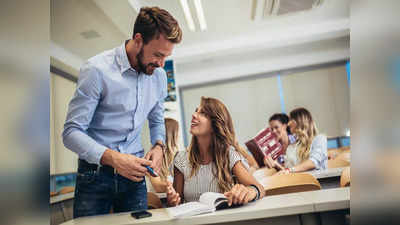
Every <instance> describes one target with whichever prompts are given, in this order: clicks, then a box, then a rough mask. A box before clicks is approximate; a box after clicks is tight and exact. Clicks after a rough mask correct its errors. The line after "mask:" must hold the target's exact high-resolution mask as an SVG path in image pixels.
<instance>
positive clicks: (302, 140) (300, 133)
mask: <svg viewBox="0 0 400 225" xmlns="http://www.w3.org/2000/svg"><path fill="white" fill-rule="evenodd" d="M290 120H294V121H295V122H296V124H297V126H296V128H295V130H294V134H295V135H296V137H297V144H298V146H299V147H298V150H297V156H298V158H299V159H300V161H301V162H302V161H304V160H306V159H308V158H309V156H310V148H311V143H312V140H313V139H314V137H315V136H317V135H318V129H317V126H316V125H315V122H314V120H313V118H312V116H311V113H310V112H309V111H308V110H307V109H305V108H297V109H294V110H292V111H291V112H290Z"/></svg>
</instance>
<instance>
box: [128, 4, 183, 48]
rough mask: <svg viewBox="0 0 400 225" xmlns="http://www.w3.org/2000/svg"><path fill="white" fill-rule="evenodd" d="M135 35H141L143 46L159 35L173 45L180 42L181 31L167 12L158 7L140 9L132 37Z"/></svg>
mask: <svg viewBox="0 0 400 225" xmlns="http://www.w3.org/2000/svg"><path fill="white" fill-rule="evenodd" d="M136 33H140V34H141V35H142V38H143V43H144V44H147V43H149V41H151V40H153V39H158V38H159V37H160V34H163V35H164V37H165V38H166V39H167V40H169V41H171V42H172V43H175V44H178V43H179V42H181V40H182V30H181V28H180V27H179V24H178V22H177V21H176V20H175V18H174V17H173V16H172V15H171V14H170V13H169V12H168V11H167V10H164V9H160V8H159V7H142V8H141V9H140V12H139V15H138V16H137V17H136V21H135V25H134V27H133V36H135V34H136Z"/></svg>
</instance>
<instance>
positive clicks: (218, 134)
mask: <svg viewBox="0 0 400 225" xmlns="http://www.w3.org/2000/svg"><path fill="white" fill-rule="evenodd" d="M190 133H191V134H192V140H191V143H190V145H189V147H188V151H181V152H178V154H177V155H176V157H175V160H174V165H175V167H174V182H173V186H172V184H171V183H169V185H168V188H167V189H168V190H167V204H168V205H169V206H176V205H178V204H180V203H181V202H189V201H198V200H199V197H200V195H201V194H202V193H204V192H218V193H223V194H224V195H225V196H226V197H227V198H228V200H229V201H228V204H229V205H232V204H246V203H248V202H249V201H253V200H257V199H259V198H262V197H263V196H264V188H263V186H262V185H261V184H259V183H258V182H257V181H256V179H255V178H254V177H253V176H252V175H251V174H250V173H249V171H248V167H249V165H248V163H247V162H246V160H245V158H244V156H243V155H242V154H244V153H242V152H240V151H243V149H242V148H240V147H239V146H238V144H237V143H238V142H237V141H236V137H235V131H234V129H233V122H232V118H231V116H230V114H229V112H228V110H227V108H226V107H225V105H224V104H223V103H222V102H221V101H219V100H217V99H214V98H205V97H202V98H201V102H200V106H199V107H198V108H197V109H196V111H195V112H194V113H193V114H192V121H191V126H190ZM235 183H236V184H235Z"/></svg>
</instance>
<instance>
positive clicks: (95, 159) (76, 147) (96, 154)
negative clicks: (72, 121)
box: [63, 129, 107, 164]
mask: <svg viewBox="0 0 400 225" xmlns="http://www.w3.org/2000/svg"><path fill="white" fill-rule="evenodd" d="M69 131H70V132H64V133H63V142H64V145H65V147H67V148H68V149H70V150H71V151H73V152H75V153H77V154H78V155H79V158H80V159H84V160H86V161H87V162H89V163H95V164H100V160H101V158H102V155H103V153H104V152H105V150H106V149H107V147H105V146H103V145H101V144H99V143H97V142H96V141H95V140H93V139H92V138H91V137H89V136H88V135H87V134H86V133H84V132H82V131H81V130H78V129H76V130H72V131H71V130H69Z"/></svg>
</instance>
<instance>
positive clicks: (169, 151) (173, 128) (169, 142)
mask: <svg viewBox="0 0 400 225" xmlns="http://www.w3.org/2000/svg"><path fill="white" fill-rule="evenodd" d="M178 133H179V123H178V121H176V120H174V119H171V118H165V134H166V135H165V144H166V146H165V147H166V148H165V152H164V158H163V161H162V165H161V169H160V173H159V177H152V176H148V178H149V179H150V182H151V185H152V186H153V189H154V191H155V192H158V193H160V192H166V191H167V181H169V182H172V181H173V179H174V178H173V176H174V171H173V170H174V169H173V160H174V157H175V154H176V153H177V152H178Z"/></svg>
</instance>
